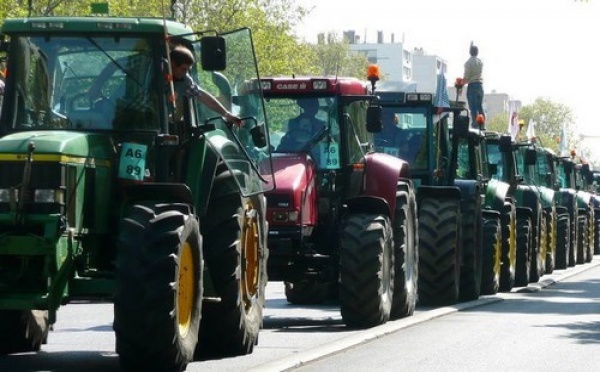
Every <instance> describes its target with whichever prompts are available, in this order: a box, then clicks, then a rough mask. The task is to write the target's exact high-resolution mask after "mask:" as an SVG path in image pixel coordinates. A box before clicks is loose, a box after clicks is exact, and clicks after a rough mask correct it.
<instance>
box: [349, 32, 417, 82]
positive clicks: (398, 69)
mask: <svg viewBox="0 0 600 372" xmlns="http://www.w3.org/2000/svg"><path fill="white" fill-rule="evenodd" d="M344 37H345V38H346V39H347V40H348V41H349V42H350V50H352V51H355V52H360V53H364V54H365V55H366V56H367V58H368V60H369V62H370V63H374V64H377V65H378V66H379V71H380V72H381V74H382V80H388V81H402V82H411V81H412V80H413V71H412V66H413V61H412V52H411V51H410V50H408V49H406V48H405V46H404V44H403V43H397V42H395V40H394V36H393V35H392V38H391V42H390V43H384V42H383V33H382V32H381V31H379V32H378V33H377V43H362V44H358V43H356V41H357V40H359V38H358V37H357V36H356V34H355V32H354V31H352V30H351V31H345V32H344Z"/></svg>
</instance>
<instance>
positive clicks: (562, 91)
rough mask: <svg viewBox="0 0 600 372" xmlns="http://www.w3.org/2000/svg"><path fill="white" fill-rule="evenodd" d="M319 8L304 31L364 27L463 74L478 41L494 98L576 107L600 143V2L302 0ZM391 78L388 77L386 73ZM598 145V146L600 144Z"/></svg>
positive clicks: (581, 124) (363, 31)
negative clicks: (434, 57)
mask: <svg viewBox="0 0 600 372" xmlns="http://www.w3.org/2000/svg"><path fill="white" fill-rule="evenodd" d="M296 4H298V5H301V6H304V7H306V8H309V9H312V11H311V12H310V14H309V15H308V16H307V17H306V18H305V19H304V21H303V22H302V23H301V24H300V25H298V27H297V28H296V31H297V33H298V35H300V37H301V38H304V39H305V40H306V41H307V42H310V43H316V40H317V34H318V33H321V32H325V33H327V32H330V31H333V32H336V33H338V34H339V35H340V36H341V35H342V32H343V31H345V30H356V32H357V34H358V35H360V36H361V40H364V37H365V35H366V37H367V42H376V37H377V31H383V33H384V41H385V42H390V38H391V34H392V33H393V34H394V38H395V40H396V42H398V41H402V40H404V44H405V48H407V49H409V50H413V48H417V47H418V48H423V49H424V50H425V52H426V53H427V54H429V55H437V56H439V57H441V58H442V59H444V60H445V61H446V62H447V63H448V74H447V75H446V78H447V80H448V81H450V82H452V81H454V79H455V78H456V77H460V76H462V73H463V66H464V63H465V61H466V60H467V58H468V57H469V45H470V43H471V41H473V42H474V43H475V45H477V46H478V47H479V57H480V58H481V59H482V61H483V63H484V70H483V76H484V77H483V78H484V90H485V92H486V93H491V92H492V91H496V92H497V93H506V94H508V95H509V96H510V98H511V99H513V100H520V101H522V102H523V104H524V105H527V104H531V103H533V101H534V100H535V99H536V98H538V97H540V98H545V99H549V100H551V101H553V102H555V103H560V104H563V105H565V106H567V107H569V108H570V109H571V110H572V112H573V114H574V117H575V122H576V125H577V131H578V132H579V133H584V134H586V135H594V136H598V137H599V138H598V139H597V140H596V141H597V143H598V146H596V147H597V148H598V152H599V153H598V154H597V155H598V156H600V120H597V116H598V113H599V111H598V106H600V46H599V45H598V41H597V38H598V36H597V35H600V0H587V1H586V0H584V1H583V2H580V1H575V0H366V1H365V0H342V1H339V0H296ZM384 73H385V72H384ZM596 141H594V142H596Z"/></svg>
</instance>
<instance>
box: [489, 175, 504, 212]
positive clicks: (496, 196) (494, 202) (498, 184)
mask: <svg viewBox="0 0 600 372" xmlns="http://www.w3.org/2000/svg"><path fill="white" fill-rule="evenodd" d="M509 189H510V185H509V184H508V183H506V182H502V181H498V180H496V179H491V180H490V181H489V182H488V185H487V188H486V190H485V202H484V205H485V206H486V207H489V208H491V209H495V210H498V211H499V210H502V207H503V206H504V203H505V202H506V198H507V196H508V195H509V194H508V192H509Z"/></svg>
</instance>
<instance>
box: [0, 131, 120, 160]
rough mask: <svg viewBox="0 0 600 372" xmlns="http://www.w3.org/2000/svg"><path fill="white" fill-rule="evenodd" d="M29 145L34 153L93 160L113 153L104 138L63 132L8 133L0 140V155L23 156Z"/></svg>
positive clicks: (110, 143) (112, 146) (112, 155)
mask: <svg viewBox="0 0 600 372" xmlns="http://www.w3.org/2000/svg"><path fill="white" fill-rule="evenodd" d="M29 143H33V144H34V145H35V150H34V152H33V153H34V154H60V155H66V156H74V157H86V158H95V159H112V158H113V157H114V154H115V149H114V145H113V143H112V141H111V139H110V137H109V136H106V135H102V134H95V133H84V132H67V131H37V132H34V131H31V132H20V133H14V134H9V135H7V136H4V137H2V138H0V155H2V154H23V153H27V152H28V150H27V149H28V147H29Z"/></svg>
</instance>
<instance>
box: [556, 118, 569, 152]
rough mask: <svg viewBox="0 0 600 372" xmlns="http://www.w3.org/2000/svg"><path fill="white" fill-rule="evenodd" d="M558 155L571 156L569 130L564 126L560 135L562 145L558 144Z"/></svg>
mask: <svg viewBox="0 0 600 372" xmlns="http://www.w3.org/2000/svg"><path fill="white" fill-rule="evenodd" d="M558 155H559V156H569V148H568V146H567V128H565V126H564V125H563V127H562V130H561V133H560V143H559V144H558Z"/></svg>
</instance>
